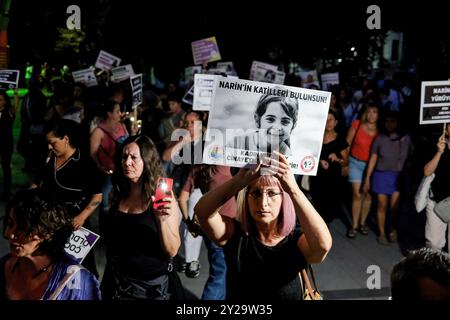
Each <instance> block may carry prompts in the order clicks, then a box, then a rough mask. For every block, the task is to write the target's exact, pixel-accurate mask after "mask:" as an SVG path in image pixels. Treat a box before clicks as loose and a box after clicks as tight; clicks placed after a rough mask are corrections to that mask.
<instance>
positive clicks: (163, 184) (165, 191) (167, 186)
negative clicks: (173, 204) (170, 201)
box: [153, 177, 173, 209]
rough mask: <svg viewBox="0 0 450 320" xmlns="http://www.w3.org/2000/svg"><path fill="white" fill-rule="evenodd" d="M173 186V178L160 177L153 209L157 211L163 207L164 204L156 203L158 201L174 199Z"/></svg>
mask: <svg viewBox="0 0 450 320" xmlns="http://www.w3.org/2000/svg"><path fill="white" fill-rule="evenodd" d="M172 186H173V179H171V178H163V177H159V178H158V181H157V183H156V191H155V201H154V202H153V209H157V208H158V207H159V206H161V205H163V204H164V203H163V202H160V203H156V202H157V201H159V200H161V199H164V198H168V197H169V198H171V197H172V192H171V191H172Z"/></svg>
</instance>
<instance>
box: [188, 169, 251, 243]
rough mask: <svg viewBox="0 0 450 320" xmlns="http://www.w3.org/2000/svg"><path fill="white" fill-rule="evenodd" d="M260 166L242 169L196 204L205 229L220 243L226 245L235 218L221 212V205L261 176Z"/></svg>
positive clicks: (199, 218)
mask: <svg viewBox="0 0 450 320" xmlns="http://www.w3.org/2000/svg"><path fill="white" fill-rule="evenodd" d="M258 170H259V166H255V168H253V169H241V170H240V171H239V173H238V174H237V175H235V176H234V177H232V178H231V179H230V180H228V181H227V182H225V183H224V184H222V185H221V186H219V187H217V188H215V189H213V190H211V191H209V192H207V193H206V194H204V195H203V197H201V198H200V200H199V201H198V202H197V205H196V206H195V208H194V210H195V214H196V215H197V217H198V220H199V222H200V225H201V227H202V229H203V231H204V232H205V233H206V235H207V236H208V238H209V239H211V240H212V241H214V242H215V243H217V244H218V245H221V246H223V245H225V243H226V242H227V241H228V239H230V238H231V236H232V235H233V233H234V223H233V219H231V218H229V217H225V216H222V215H220V214H219V209H220V208H221V206H222V205H223V204H224V203H225V202H227V201H228V200H229V199H230V198H231V197H233V196H234V195H235V194H237V193H238V192H239V191H241V190H242V189H243V188H245V187H246V186H247V185H248V184H249V183H250V182H251V181H252V180H254V179H256V178H257V177H258V176H259V172H258Z"/></svg>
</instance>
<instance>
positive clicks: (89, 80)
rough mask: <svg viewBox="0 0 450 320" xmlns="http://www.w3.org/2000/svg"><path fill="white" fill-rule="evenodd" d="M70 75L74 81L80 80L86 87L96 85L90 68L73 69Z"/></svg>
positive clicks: (95, 79) (92, 70)
mask: <svg viewBox="0 0 450 320" xmlns="http://www.w3.org/2000/svg"><path fill="white" fill-rule="evenodd" d="M72 77H73V81H74V82H81V83H83V84H84V85H86V87H88V88H89V87H95V86H98V82H97V77H96V76H95V73H94V69H92V68H87V69H83V70H78V71H74V72H72Z"/></svg>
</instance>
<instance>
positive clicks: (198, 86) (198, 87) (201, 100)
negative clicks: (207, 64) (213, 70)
mask: <svg viewBox="0 0 450 320" xmlns="http://www.w3.org/2000/svg"><path fill="white" fill-rule="evenodd" d="M216 77H217V76H216V75H212V74H196V75H195V77H194V101H193V105H192V109H194V110H200V111H209V109H210V108H211V98H212V95H213V91H214V80H215V79H216Z"/></svg>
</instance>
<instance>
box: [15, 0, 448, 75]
mask: <svg viewBox="0 0 450 320" xmlns="http://www.w3.org/2000/svg"><path fill="white" fill-rule="evenodd" d="M101 2H102V1H93V0H91V1H89V0H78V1H77V0H70V1H68V0H63V1H57V2H55V1H27V0H12V5H11V10H10V16H11V22H10V26H9V41H10V45H11V54H12V55H13V58H12V63H13V64H14V63H16V64H22V63H24V62H25V61H26V60H27V59H29V57H30V55H32V52H33V51H34V52H36V53H38V54H40V55H41V56H43V57H47V56H49V57H50V58H51V57H52V56H53V55H54V52H53V50H52V48H53V43H54V36H55V32H56V26H59V27H65V19H66V18H67V16H68V15H67V14H66V13H65V9H66V7H67V6H68V5H69V4H79V5H80V7H81V11H82V13H81V14H82V15H81V19H82V25H83V28H84V27H85V26H87V27H88V28H91V29H89V30H92V28H93V27H92V26H93V25H95V24H96V19H97V17H98V14H97V11H98V10H99V8H101V4H99V3H101ZM110 2H111V3H112V6H111V10H110V12H109V14H108V15H107V17H106V25H105V29H104V33H103V37H102V39H101V41H102V43H103V44H102V47H103V49H105V50H107V51H110V52H111V53H113V54H116V55H118V56H120V57H122V58H123V60H124V61H123V63H126V62H135V61H136V60H137V59H139V58H143V59H144V60H146V61H147V63H150V64H154V65H156V66H159V67H160V68H161V69H164V70H167V71H168V72H169V70H170V71H172V72H173V71H174V70H181V69H182V68H183V67H185V66H187V65H191V64H192V54H191V48H190V42H191V41H193V40H198V39H201V38H205V37H209V36H216V38H217V40H218V43H219V48H220V50H221V53H222V57H223V60H224V61H226V60H233V61H235V64H237V67H238V69H239V67H240V66H241V68H247V67H249V64H250V63H251V61H252V60H254V59H260V60H263V61H264V60H267V56H268V50H269V48H271V47H273V46H279V47H280V48H282V49H283V50H284V52H285V53H286V55H287V56H289V57H292V58H294V59H296V60H298V61H308V59H310V58H311V57H313V56H316V55H320V54H321V53H322V52H323V48H325V47H329V48H338V47H339V46H340V45H341V44H342V42H343V40H346V41H348V42H349V43H353V42H354V43H358V41H361V39H366V38H367V36H368V35H369V34H370V31H368V30H367V28H366V19H367V17H368V14H367V13H366V8H367V6H368V4H372V1H371V2H364V3H361V2H359V3H352V2H347V1H308V2H304V1H298V0H297V1H296V0H294V1H292V0H290V1H287V0H278V1H272V2H271V3H269V4H266V3H262V1H245V0H241V1H234V0H233V1H214V2H213V1H183V2H181V3H178V2H179V1H177V2H176V1H170V0H164V1H155V0H152V1H143V0H139V1H138V0H128V1H110ZM378 4H379V5H380V8H381V14H382V15H381V23H382V29H383V30H388V29H391V28H393V29H396V30H401V31H405V33H406V34H405V37H406V38H409V39H412V40H410V41H409V52H407V54H409V56H410V57H413V56H416V55H417V56H420V57H421V58H422V59H425V60H427V59H429V60H430V61H431V60H433V59H434V60H436V57H437V54H439V52H440V51H442V48H441V47H442V45H443V44H442V42H443V41H444V45H445V43H446V45H447V48H448V42H449V37H448V34H447V30H449V26H448V18H447V17H446V15H447V12H446V11H445V10H441V9H437V8H439V6H437V7H436V4H433V2H430V1H426V2H421V3H418V4H417V5H416V4H414V5H412V4H411V2H410V1H408V2H405V1H402V2H398V1H395V2H394V1H390V2H382V3H380V2H378ZM30 48H32V49H30ZM96 54H97V53H95V54H93V55H95V56H96ZM87 59H89V60H90V59H92V58H91V57H89V58H87ZM127 60H128V61H127ZM92 63H93V62H92ZM245 72H246V71H245Z"/></svg>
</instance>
